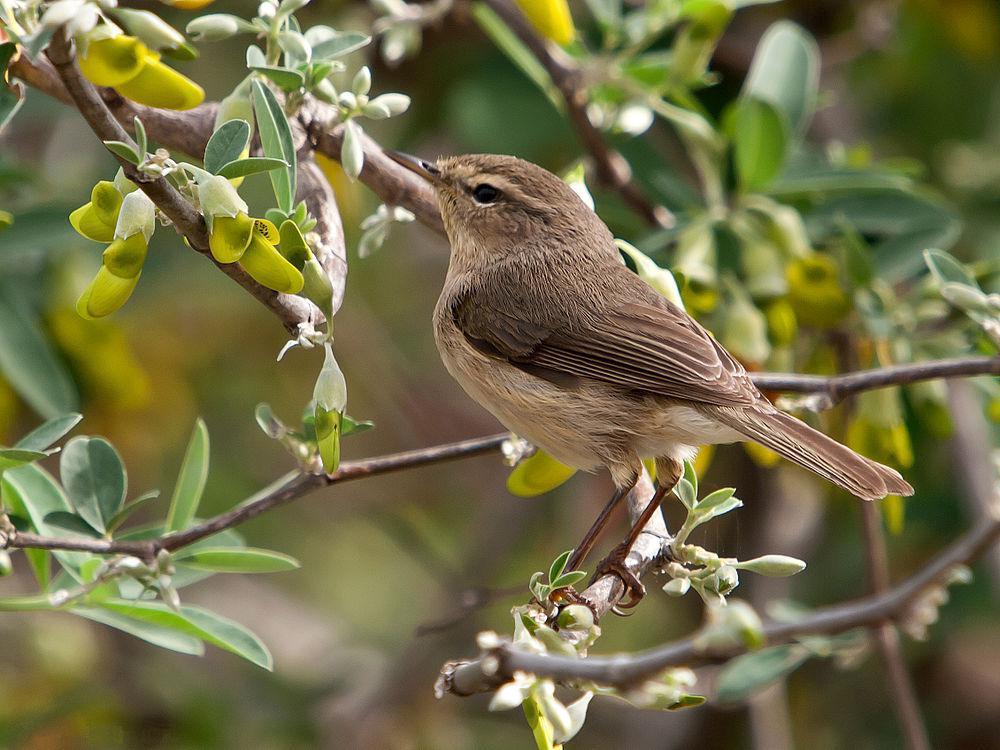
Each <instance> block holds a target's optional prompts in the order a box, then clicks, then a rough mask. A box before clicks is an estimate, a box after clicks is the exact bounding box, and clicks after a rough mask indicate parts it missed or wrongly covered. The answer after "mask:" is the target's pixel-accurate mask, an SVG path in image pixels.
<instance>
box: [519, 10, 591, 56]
mask: <svg viewBox="0 0 1000 750" xmlns="http://www.w3.org/2000/svg"><path fill="white" fill-rule="evenodd" d="M517 4H518V6H520V8H521V10H522V11H524V15H526V16H527V17H528V20H529V21H531V25H532V26H534V27H535V28H536V29H538V32H539V33H540V34H541V35H542V36H544V37H546V38H547V39H551V40H552V41H553V42H555V43H556V44H563V45H565V44H569V43H570V42H572V41H573V38H574V37H575V36H576V29H575V28H574V27H573V16H572V15H571V14H570V12H569V5H568V4H567V3H566V0H517Z"/></svg>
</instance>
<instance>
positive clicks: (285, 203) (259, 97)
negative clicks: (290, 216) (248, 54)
mask: <svg viewBox="0 0 1000 750" xmlns="http://www.w3.org/2000/svg"><path fill="white" fill-rule="evenodd" d="M253 107H254V115H255V116H256V118H257V130H258V132H259V133H260V142H261V146H262V147H263V149H264V155H265V156H269V157H271V158H272V159H282V160H283V161H284V162H285V163H286V164H288V167H287V168H286V169H275V170H272V171H271V172H270V173H269V174H270V177H271V185H272V186H273V188H274V197H275V199H277V201H278V207H279V208H281V209H282V210H283V211H284V212H285V213H291V212H292V210H294V208H295V164H296V161H295V147H294V145H293V141H292V131H291V129H290V128H289V126H288V120H287V119H286V118H285V113H284V110H282V108H281V105H280V104H279V103H278V100H277V99H275V97H274V94H273V93H272V92H271V89H269V88H268V87H267V86H265V85H264V84H263V83H262V82H261V81H258V80H255V81H254V82H253Z"/></svg>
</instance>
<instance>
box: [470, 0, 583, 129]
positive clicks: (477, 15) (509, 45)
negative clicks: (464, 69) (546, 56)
mask: <svg viewBox="0 0 1000 750" xmlns="http://www.w3.org/2000/svg"><path fill="white" fill-rule="evenodd" d="M472 17H473V18H474V19H475V20H476V23H478V24H479V28H481V29H482V30H483V33H485V34H486V36H488V37H489V38H490V41H491V42H493V44H494V45H496V47H497V49H499V50H500V51H501V52H503V53H504V54H505V55H507V57H508V58H509V59H510V61H511V62H512V63H514V65H516V66H517V67H518V68H519V69H520V70H521V72H522V73H524V74H525V75H526V76H527V77H528V79H529V80H530V81H531V82H532V83H534V84H535V85H536V86H537V87H538V88H539V89H541V91H542V92H543V93H544V94H545V96H546V97H548V100H549V101H550V102H552V105H553V106H554V107H555V108H556V109H557V110H559V111H560V112H561V111H562V110H563V109H564V104H563V99H562V96H561V95H560V94H559V92H558V90H557V89H556V87H555V84H553V83H552V78H551V76H549V73H548V71H547V70H546V69H545V67H544V66H543V65H542V64H541V63H540V62H539V61H538V58H537V57H535V55H534V54H532V52H531V50H529V49H528V48H527V47H526V46H525V45H524V42H522V41H521V40H520V39H518V38H517V36H515V34H514V32H513V31H511V30H510V27H508V26H507V24H505V23H504V22H503V20H502V19H501V18H500V16H498V15H497V14H496V13H495V12H494V11H493V9H492V8H490V7H489V6H488V5H486V4H485V3H473V4H472Z"/></svg>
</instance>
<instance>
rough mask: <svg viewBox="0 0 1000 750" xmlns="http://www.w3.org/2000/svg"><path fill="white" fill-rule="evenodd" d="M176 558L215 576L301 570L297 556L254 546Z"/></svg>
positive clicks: (187, 553)
mask: <svg viewBox="0 0 1000 750" xmlns="http://www.w3.org/2000/svg"><path fill="white" fill-rule="evenodd" d="M174 559H175V560H176V561H177V562H183V563H184V565H188V566H190V567H192V568H198V569H201V570H211V571H214V572H216V573H279V572H283V571H287V570H295V569H296V568H298V567H300V565H299V561H298V560H296V559H295V558H294V557H290V556H288V555H284V554H282V553H280V552H274V551H272V550H267V549H258V548H255V547H244V548H242V549H239V548H237V549H233V548H224V547H208V548H203V549H197V550H193V551H190V550H183V551H182V552H178V553H177V554H175V555H174Z"/></svg>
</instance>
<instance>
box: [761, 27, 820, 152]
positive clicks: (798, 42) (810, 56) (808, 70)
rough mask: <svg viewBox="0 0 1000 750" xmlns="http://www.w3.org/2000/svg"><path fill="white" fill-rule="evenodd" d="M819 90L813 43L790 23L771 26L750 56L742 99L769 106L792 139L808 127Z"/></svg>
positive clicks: (816, 51) (817, 59) (815, 48)
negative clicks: (779, 114) (786, 127)
mask: <svg viewBox="0 0 1000 750" xmlns="http://www.w3.org/2000/svg"><path fill="white" fill-rule="evenodd" d="M818 88H819V50H818V48H817V46H816V40H815V39H813V38H812V36H811V35H810V34H809V32H807V31H806V30H805V29H803V28H802V27H801V26H798V25H796V24H794V23H792V22H791V21H778V22H777V23H775V24H773V25H772V26H771V27H770V28H769V29H768V30H767V32H766V33H765V34H764V37H763V38H762V39H761V41H760V44H759V45H758V46H757V52H756V53H755V54H754V57H753V62H752V63H751V64H750V72H749V73H748V74H747V78H746V81H745V83H744V84H743V95H744V96H746V97H750V98H754V99H759V100H761V101H764V102H768V103H769V104H771V105H773V106H774V108H775V109H777V110H778V111H779V112H781V113H782V114H783V115H784V116H785V119H786V121H787V122H788V126H789V130H790V131H791V133H792V134H793V135H801V134H802V133H803V132H805V129H806V128H807V127H808V126H809V120H810V119H811V118H812V113H813V110H814V109H815V108H816V93H817V90H818Z"/></svg>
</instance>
